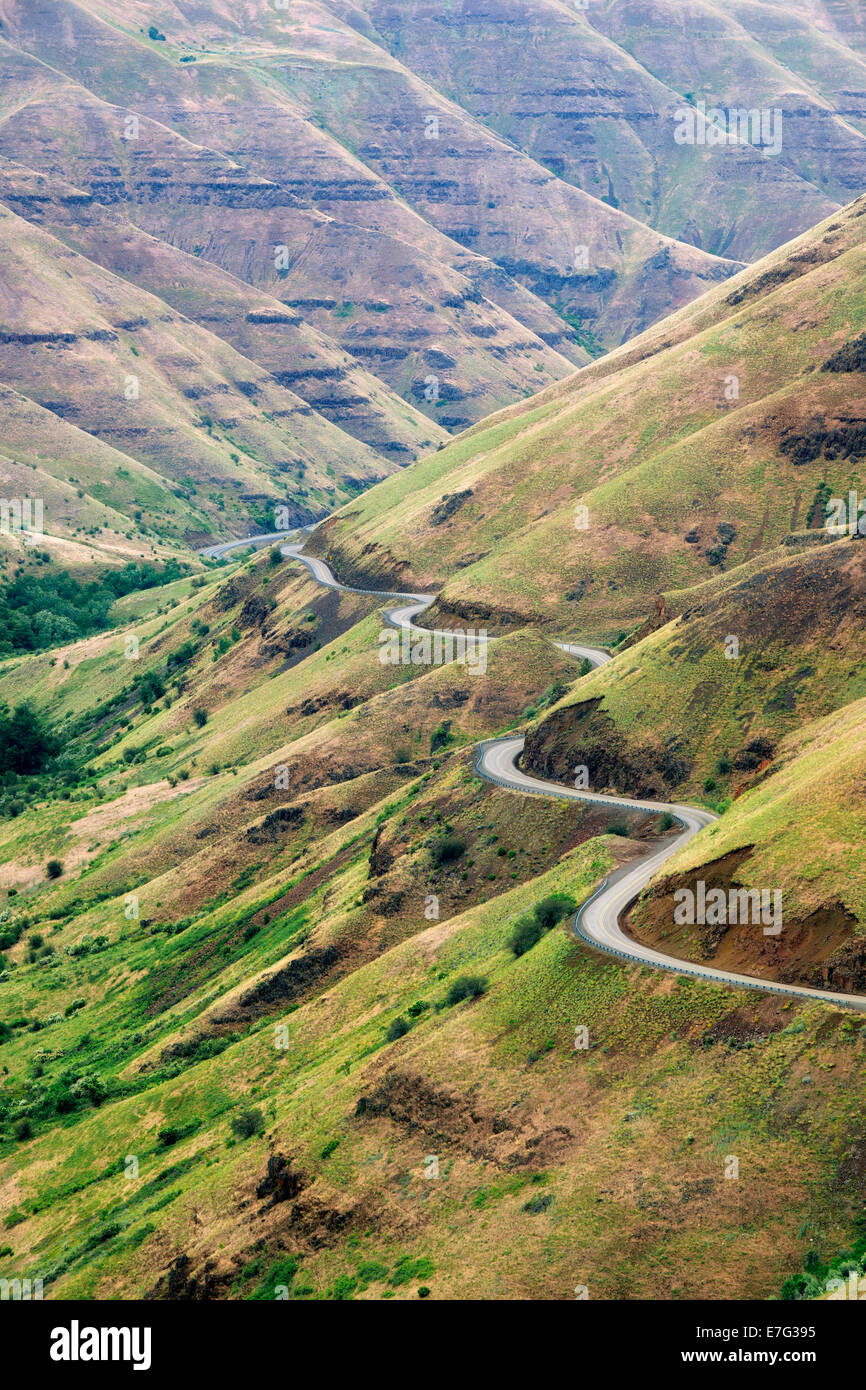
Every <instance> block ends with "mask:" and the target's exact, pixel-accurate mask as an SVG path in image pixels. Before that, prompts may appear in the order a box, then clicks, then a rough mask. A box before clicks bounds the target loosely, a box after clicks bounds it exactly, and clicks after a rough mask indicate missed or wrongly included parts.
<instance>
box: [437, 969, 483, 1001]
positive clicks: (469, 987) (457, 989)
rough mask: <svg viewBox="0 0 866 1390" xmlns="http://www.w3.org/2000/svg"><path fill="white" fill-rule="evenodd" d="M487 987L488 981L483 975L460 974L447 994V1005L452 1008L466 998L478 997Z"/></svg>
mask: <svg viewBox="0 0 866 1390" xmlns="http://www.w3.org/2000/svg"><path fill="white" fill-rule="evenodd" d="M486 989H487V981H486V979H485V978H484V976H483V975H458V976H457V979H456V980H453V981H452V983H451V986H450V988H449V990H448V993H447V994H446V996H445V1007H446V1008H449V1009H450V1008H451V1007H452V1006H453V1005H454V1004H460V1003H462V1001H463V1000H464V999H478V998H480V997H481V995H482V994H484V993H485V991H486Z"/></svg>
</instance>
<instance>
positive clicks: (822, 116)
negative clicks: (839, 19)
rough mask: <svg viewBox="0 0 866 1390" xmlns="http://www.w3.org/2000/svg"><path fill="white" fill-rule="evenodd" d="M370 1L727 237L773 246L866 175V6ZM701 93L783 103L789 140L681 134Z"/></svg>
mask: <svg viewBox="0 0 866 1390" xmlns="http://www.w3.org/2000/svg"><path fill="white" fill-rule="evenodd" d="M329 7H330V8H331V9H333V10H334V11H335V12H337V13H341V14H343V15H346V16H348V15H350V14H351V13H352V12H353V11H354V10H355V8H356V7H355V6H354V5H353V6H352V7H351V8H350V7H348V6H346V5H343V4H340V3H332V4H331V5H330V6H329ZM360 8H361V9H362V10H363V11H364V13H365V14H366V15H368V16H369V20H370V24H371V26H372V28H373V32H374V33H375V35H376V37H377V39H378V40H379V42H381V43H382V44H383V45H384V46H385V47H386V48H387V49H388V51H389V52H391V53H392V54H395V55H399V57H400V59H401V60H402V61H403V62H405V63H407V64H408V65H409V66H410V67H412V68H413V69H414V70H415V71H417V72H419V73H421V74H422V75H423V76H424V77H425V78H426V79H427V80H428V81H429V82H431V83H432V85H433V86H434V87H436V88H437V89H438V90H439V91H442V92H445V93H447V94H448V96H449V97H451V98H452V100H455V101H457V102H459V103H460V104H461V105H462V106H463V107H465V108H466V109H468V110H470V111H472V112H473V113H474V114H475V115H477V116H478V117H479V118H480V119H481V120H483V121H485V122H486V123H488V124H490V125H491V126H492V127H493V128H494V129H496V130H498V131H500V132H501V133H502V134H504V135H506V136H507V137H508V138H509V139H510V140H512V141H513V142H514V143H515V145H517V146H518V147H519V148H520V149H522V150H524V151H526V152H527V153H529V154H531V155H532V156H533V157H534V158H535V159H536V160H538V161H539V162H540V163H541V164H542V165H544V166H546V167H547V168H550V169H551V170H553V171H554V172H555V173H556V174H557V175H558V176H559V177H560V178H562V179H564V180H567V181H569V182H571V183H573V184H575V185H576V186H577V187H579V188H582V189H584V190H585V191H587V192H589V193H592V194H593V195H594V196H596V197H598V198H603V199H604V200H605V201H606V202H608V203H609V204H611V205H613V206H614V207H618V208H621V209H623V210H624V211H627V212H629V213H630V214H631V215H632V216H633V217H637V218H639V219H640V220H641V221H642V222H645V223H648V224H649V225H650V226H652V227H654V228H656V229H658V230H660V231H663V232H666V233H667V234H668V235H671V236H674V237H677V238H679V239H680V240H684V241H690V242H693V243H694V244H695V245H697V246H702V247H704V248H706V249H707V250H710V251H714V252H716V253H718V254H722V255H726V256H732V257H735V258H740V259H742V260H754V259H756V258H757V257H759V256H761V255H765V254H766V253H767V252H768V251H770V250H772V249H773V247H775V246H777V245H779V243H780V242H781V241H783V240H786V239H788V238H790V237H793V236H795V235H797V233H798V232H802V231H804V230H805V229H806V228H807V227H809V226H811V225H812V224H813V223H815V222H817V221H819V220H820V219H821V218H822V217H825V216H826V215H827V214H828V213H829V212H830V211H831V210H832V209H833V207H834V206H837V207H838V206H839V205H840V204H844V203H846V202H848V201H850V199H851V198H852V197H855V196H856V195H857V194H858V193H860V192H862V190H863V187H864V183H866V63H864V59H863V54H862V33H863V31H862V16H858V14H857V13H856V11H855V13H852V14H851V15H850V17H849V23H847V24H845V23H842V25H841V27H840V29H839V30H838V31H837V32H836V33H835V34H832V35H831V34H830V33H828V32H827V29H828V28H829V25H827V23H826V16H825V15H823V14H821V13H819V8H820V7H818V6H816V5H810V4H806V5H804V6H803V7H802V11H803V12H802V13H800V14H795V13H793V7H792V6H790V5H787V4H784V5H783V4H774V3H771V2H770V0H762V3H760V4H751V3H743V4H734V5H724V6H722V5H719V4H716V3H712V2H711V0H707V2H706V3H705V2H704V0H690V2H689V3H688V4H683V3H682V0H652V3H647V0H613V2H612V3H606V4H595V3H592V4H588V5H586V6H571V5H562V4H557V3H554V0H530V3H529V4H525V3H522V2H521V3H520V4H517V3H515V2H514V0H497V3H496V4H492V5H491V4H489V3H487V0H485V3H473V2H470V3H467V4H464V5H461V7H460V9H459V11H457V12H455V13H453V14H448V15H447V16H444V15H442V14H441V13H440V12H439V10H438V7H437V6H435V5H431V4H430V3H429V0H408V2H407V3H406V4H402V5H400V6H399V7H395V6H393V5H390V4H388V3H387V0H365V2H364V3H363V4H362V5H361V6H360ZM852 8H854V7H852ZM858 21H859V22H858ZM858 35H859V38H860V40H861V49H860V51H859V52H858V48H857V42H858ZM494 55H495V56H494ZM700 100H703V101H704V102H705V106H707V107H710V108H714V107H715V108H721V109H722V110H724V111H725V112H727V111H728V110H730V109H732V108H733V109H737V108H739V109H746V110H748V109H750V108H751V109H758V110H761V109H765V110H767V111H768V112H773V111H776V110H778V111H779V112H780V120H781V126H780V128H779V130H778V135H779V148H775V147H774V149H773V153H772V154H771V155H766V154H765V153H764V151H763V149H761V148H759V147H754V146H753V145H750V144H748V143H746V144H741V145H735V146H733V147H727V146H726V145H725V144H718V143H715V144H712V143H710V142H709V141H707V142H704V143H700V144H699V143H693V144H691V145H686V144H678V143H677V142H676V140H675V138H674V136H675V131H676V130H677V126H678V124H679V122H678V120H677V114H678V113H679V112H681V111H683V110H689V109H692V108H695V107H696V106H697V103H698V102H699V101H700Z"/></svg>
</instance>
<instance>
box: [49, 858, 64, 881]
mask: <svg viewBox="0 0 866 1390" xmlns="http://www.w3.org/2000/svg"><path fill="white" fill-rule="evenodd" d="M62 873H63V865H62V864H61V862H60V860H59V859H49V861H48V863H47V864H46V865H45V876H46V878H59V877H60V875H61V874H62Z"/></svg>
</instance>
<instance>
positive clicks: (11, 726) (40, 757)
mask: <svg viewBox="0 0 866 1390" xmlns="http://www.w3.org/2000/svg"><path fill="white" fill-rule="evenodd" d="M59 750H60V741H59V739H58V738H57V736H56V735H55V734H54V733H52V731H51V729H50V728H49V726H48V724H47V722H46V721H45V719H44V718H43V716H42V715H41V714H40V713H39V712H38V711H37V710H35V709H33V707H32V706H31V705H28V704H23V705H19V706H18V707H17V709H15V710H14V711H13V710H10V708H9V706H8V705H6V704H2V703H0V776H4V777H5V775H6V774H8V773H14V774H16V775H17V776H19V777H30V776H33V775H34V774H35V773H38V772H42V771H44V769H45V767H46V766H47V764H48V763H49V762H50V761H51V759H52V758H54V757H56V755H57V753H58V752H59Z"/></svg>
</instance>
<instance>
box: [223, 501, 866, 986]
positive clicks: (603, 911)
mask: <svg viewBox="0 0 866 1390" xmlns="http://www.w3.org/2000/svg"><path fill="white" fill-rule="evenodd" d="M303 529H304V530H312V529H313V528H312V527H305V528H303ZM284 535H285V533H283V532H277V533H275V534H271V535H267V536H256V537H251V538H250V539H249V540H245V541H229V542H227V543H225V544H223V545H219V546H212V547H211V548H210V549H209V550H207V551H203V552H202V554H206V555H222V554H225V553H226V552H227V551H228V550H230V549H233V548H234V547H236V546H243V545H251V544H253V543H264V542H265V541H273V540H282V539H284ZM280 549H281V551H282V554H283V555H285V556H286V558H287V559H293V560H300V562H301V564H302V565H306V567H307V569H308V570H309V571H310V573H311V574H312V576H313V578H314V579H315V580H317V581H318V583H319V584H323V585H324V586H325V587H326V588H329V589H340V590H342V591H343V592H344V593H350V594H369V595H371V596H373V597H375V598H383V599H388V598H390V599H401V600H403V602H402V603H401V604H400V605H399V606H397V607H392V608H386V609H385V615H386V618H387V620H388V622H389V623H391V624H392V625H393V626H394V627H398V628H403V627H405V628H408V629H409V630H410V631H412V632H423V631H425V629H423V628H419V627H417V626H416V625H415V622H414V621H413V620H414V619H415V618H417V617H418V616H419V614H421V613H423V612H424V611H425V609H427V608H429V607H430V604H431V603H432V602H433V600H434V598H435V597H436V596H435V594H404V593H389V592H385V591H383V590H381V589H355V588H352V587H351V586H349V585H347V584H341V583H339V581H338V580H337V579H336V577H335V576H334V573H333V571H332V569H331V568H330V566H329V565H327V564H326V563H325V561H324V560H319V559H317V558H316V556H313V555H303V554H302V553H301V550H302V543H294V544H285V545H282V546H281V547H280ZM554 645H555V646H557V647H559V648H560V650H561V651H564V652H567V653H568V654H569V655H570V656H574V657H577V658H578V659H580V660H584V659H585V660H587V661H589V662H590V663H591V665H593V666H602V665H604V664H605V663H606V662H608V661H610V659H611V657H610V654H609V653H608V652H605V651H602V650H601V649H600V648H598V647H583V646H579V645H577V644H575V643H572V642H556V643H554ZM524 741H525V740H524V739H523V738H522V737H511V738H498V739H488V740H486V741H485V742H484V743H481V744H480V745H479V750H478V759H477V762H476V770H477V771H478V773H479V774H480V776H482V777H484V778H486V779H487V781H490V782H495V783H497V784H498V785H499V786H502V787H508V788H509V789H510V790H512V791H515V792H522V793H523V794H528V795H531V796H553V797H558V798H560V799H563V800H566V801H589V802H594V803H600V804H602V805H604V806H609V807H611V809H615V808H621V809H623V810H629V811H646V812H649V813H650V814H663V813H664V812H665V811H667V812H668V813H669V814H670V815H672V816H674V817H675V818H676V820H677V821H678V823H679V825H680V831H679V833H678V834H676V835H671V836H669V837H668V838H667V839H665V840H664V841H663V842H662V843H661V844H659V845H657V846H655V847H654V848H653V849H652V850H650V851H649V853H647V854H646V855H644V856H643V857H642V858H641V859H639V860H638V861H637V862H636V863H633V864H626V865H624V866H623V868H621V869H618V870H617V871H616V872H615V873H612V874H609V875H608V877H607V878H606V879H605V880H604V882H603V883H602V884H600V886H599V887H598V888H597V889H596V890H595V892H594V893H593V894H592V896H591V897H590V898H588V899H587V900H586V902H585V903H583V905H582V906H581V907H580V909H579V911H578V912H577V913H576V915H575V917H574V921H573V924H572V925H573V929H574V931H575V934H576V935H577V936H578V937H580V938H581V940H583V941H586V942H587V943H588V944H589V945H591V946H594V947H596V948H597V949H598V950H601V951H605V952H607V953H608V954H609V955H614V956H618V957H619V958H621V959H624V960H630V961H634V962H636V963H638V964H640V965H649V966H652V967H654V968H655V969H657V970H672V971H675V972H676V973H677V974H682V975H693V976H695V977H697V978H699V979H704V980H710V981H712V982H714V983H719V984H726V985H734V986H739V987H746V988H748V989H756V990H761V991H763V992H764V993H765V994H783V995H786V996H788V997H793V998H806V999H819V1000H822V1001H823V1002H824V1003H829V1004H842V1005H845V1006H847V1007H849V1008H855V1009H861V1010H863V1009H866V997H864V996H863V995H858V994H831V993H830V992H829V991H827V990H821V989H809V988H808V987H807V986H805V985H780V984H773V983H771V982H770V981H768V980H760V979H758V978H757V977H756V976H753V975H738V974H734V973H732V972H730V971H726V970H716V969H714V967H713V966H711V965H699V964H697V963H691V962H686V961H683V960H680V959H679V958H678V957H677V956H668V955H665V953H664V952H663V951H656V950H654V949H653V948H652V947H651V946H645V945H643V944H642V943H641V942H638V941H635V940H634V939H633V938H632V937H630V936H627V935H626V933H625V932H624V931H623V929H622V926H621V925H620V919H621V917H622V915H623V913H624V912H625V911H626V910H627V908H629V907H630V906H631V904H632V903H633V902H634V901H635V899H636V898H637V897H639V895H640V894H641V892H642V891H643V889H644V888H645V887H646V885H647V884H648V883H649V882H650V880H651V879H652V878H654V877H655V875H656V874H657V873H658V872H659V870H660V869H661V867H662V865H663V864H664V863H665V862H666V861H667V860H668V859H670V858H671V856H672V855H674V854H676V852H677V850H679V849H681V848H682V846H683V845H686V844H688V842H689V840H691V839H693V838H694V836H695V835H697V834H699V832H700V831H701V830H703V829H705V828H706V826H708V825H710V824H711V823H712V822H713V821H714V820H717V819H718V817H717V816H715V815H714V814H713V812H712V811H706V810H703V809H702V808H700V807H697V806H685V805H682V804H680V803H675V802H670V803H669V802H662V801H638V800H635V799H633V798H631V797H624V796H609V795H605V794H604V793H602V792H590V791H582V790H577V789H576V788H574V789H573V788H571V787H565V786H563V785H562V784H561V783H559V782H548V781H546V780H545V779H543V778H540V777H533V776H530V774H529V773H527V772H524V771H523V769H522V768H520V767H519V766H518V765H517V764H518V759H519V757H520V755H521V753H522V752H523V746H524ZM755 930H756V931H759V930H760V927H756V928H755Z"/></svg>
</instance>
